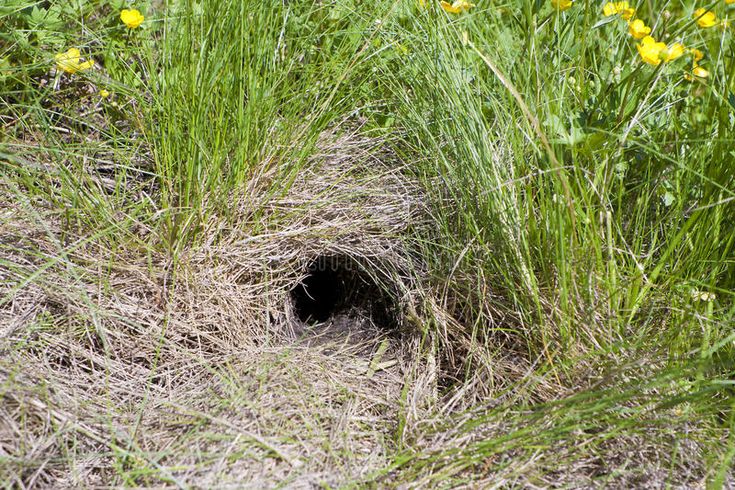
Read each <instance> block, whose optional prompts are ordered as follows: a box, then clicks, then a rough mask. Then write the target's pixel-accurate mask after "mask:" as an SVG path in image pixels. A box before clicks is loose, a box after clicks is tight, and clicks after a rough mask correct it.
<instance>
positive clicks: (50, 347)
mask: <svg viewBox="0 0 735 490" xmlns="http://www.w3.org/2000/svg"><path fill="white" fill-rule="evenodd" d="M375 149H376V146H375V142H373V141H370V140H367V139H356V138H354V137H351V138H348V139H345V138H342V139H338V140H333V141H332V142H331V144H329V145H326V144H325V147H324V148H323V151H324V153H323V154H320V155H317V156H315V158H314V161H313V162H312V164H311V171H310V172H306V173H304V174H303V175H301V176H299V180H298V181H297V182H296V183H295V184H294V185H293V187H292V190H291V191H290V192H288V193H287V194H286V195H283V196H278V197H274V198H272V199H271V200H270V201H269V202H268V203H267V206H265V209H266V212H265V213H261V214H259V216H258V217H257V219H258V220H259V221H258V222H254V219H255V218H254V217H253V216H254V215H253V214H252V209H253V208H255V206H253V204H254V203H252V202H248V201H247V200H244V202H243V203H242V204H240V203H238V205H240V206H242V211H241V216H242V217H243V220H246V219H250V220H251V222H250V223H246V222H244V223H243V224H244V226H241V227H238V228H237V229H228V228H227V226H226V225H222V224H221V223H218V222H213V223H211V227H212V230H211V233H210V234H209V236H212V237H215V238H216V241H215V240H213V241H212V242H211V243H205V244H203V245H201V246H197V247H191V248H187V249H186V250H184V252H183V253H181V254H180V256H179V257H178V260H177V261H176V263H174V262H173V261H172V260H170V258H168V257H166V256H165V255H163V254H160V253H153V252H151V251H150V250H146V249H141V250H136V249H135V248H132V247H131V249H129V250H120V249H116V250H109V249H106V248H105V244H104V240H94V239H92V240H90V241H89V242H87V243H84V244H83V245H81V246H78V247H73V246H72V247H70V248H67V246H64V245H62V244H61V243H60V241H59V237H61V236H62V235H63V233H62V229H61V228H62V225H61V224H60V220H59V219H57V218H56V217H54V216H53V214H52V213H51V212H50V210H44V209H43V204H42V203H40V205H39V203H27V202H26V203H23V202H17V201H16V202H13V201H14V198H15V196H13V195H12V193H10V191H9V190H8V189H4V191H5V192H4V194H5V196H3V199H4V200H6V202H8V203H11V202H12V205H10V206H8V207H7V208H5V209H6V211H5V212H4V213H3V216H2V223H1V224H0V227H1V228H2V231H1V232H0V236H2V237H3V238H2V241H3V244H2V245H3V247H2V257H1V258H2V260H3V263H4V267H3V268H2V269H1V271H2V272H1V273H2V275H3V277H2V290H1V291H0V295H2V297H3V298H5V301H4V304H3V306H2V309H1V310H0V315H1V316H0V326H1V328H2V332H3V335H2V339H3V341H2V353H3V354H2V360H1V363H2V370H1V371H0V372H1V373H2V378H3V381H2V386H3V390H2V397H3V404H2V408H1V409H0V412H1V414H0V417H2V419H1V420H2V423H0V441H1V442H0V451H2V456H3V457H4V458H6V463H7V464H5V465H4V469H3V470H2V479H3V480H4V481H6V482H8V483H9V484H11V485H15V486H18V487H21V488H23V487H26V488H28V487H39V486H40V487H44V486H53V487H59V486H77V485H86V486H92V487H94V486H103V485H107V484H123V485H130V484H134V485H159V484H162V483H168V484H173V485H184V486H190V485H195V486H199V487H211V486H221V485H226V484H228V483H229V484H234V483H236V482H239V483H242V482H251V485H252V486H260V485H261V484H263V483H264V482H271V483H273V484H275V483H276V482H287V483H288V484H289V485H292V486H297V487H310V486H312V485H321V484H323V483H326V484H329V485H336V484H339V483H340V482H345V481H348V480H354V479H359V478H360V477H362V476H364V475H367V474H368V473H369V472H371V471H373V470H375V469H378V468H381V467H383V466H385V465H386V464H387V461H388V459H387V454H388V453H389V452H390V451H391V448H392V447H394V441H395V440H396V439H397V436H396V430H397V425H396V420H397V419H398V412H399V411H404V412H406V415H405V416H404V417H405V418H407V419H408V420H409V421H411V420H413V419H416V418H419V417H420V416H421V415H420V414H421V413H422V410H423V409H426V408H428V407H429V406H430V402H431V401H432V400H434V399H435V397H436V370H435V369H426V366H425V364H426V362H427V357H426V356H420V355H419V351H420V349H419V340H420V336H419V334H418V332H416V331H415V327H413V326H412V327H406V328H405V329H402V330H401V331H398V332H393V333H392V334H391V335H389V336H388V337H386V335H387V334H385V333H384V332H385V331H384V330H380V329H376V330H375V331H376V332H378V333H377V335H376V336H374V337H372V338H370V337H368V338H367V339H362V340H361V341H360V342H359V343H355V341H354V340H350V339H346V338H344V336H341V337H340V336H337V338H335V339H332V341H330V342H327V343H321V344H320V345H310V344H309V343H308V342H305V341H304V339H303V338H301V339H300V338H296V337H295V336H294V331H295V330H298V327H299V325H298V323H299V320H298V319H296V318H294V314H293V311H292V309H293V308H292V305H291V301H290V297H289V291H290V290H291V289H292V288H293V287H294V286H295V284H297V283H298V282H299V281H300V280H301V279H303V276H304V274H305V267H306V265H307V264H308V262H309V261H310V260H312V259H313V258H314V257H317V256H319V255H325V254H326V255H337V256H341V257H348V258H350V259H353V260H354V261H355V263H359V264H361V266H362V267H363V269H364V270H363V271H362V272H361V273H362V274H369V275H371V276H374V277H375V280H376V281H379V282H380V283H381V285H383V286H385V287H386V288H387V289H388V291H389V293H390V294H392V295H395V296H396V299H397V300H398V301H399V302H400V303H401V304H403V305H404V306H407V305H409V304H411V303H412V302H414V301H415V298H416V297H418V296H419V292H418V290H417V288H418V287H419V285H418V283H417V281H416V270H417V268H418V267H420V264H417V263H416V262H415V259H414V258H413V257H411V255H410V253H409V251H408V250H409V247H408V246H407V244H405V243H403V242H402V240H401V232H402V231H403V230H405V228H406V227H407V226H408V225H409V224H415V223H417V222H418V221H417V220H418V219H419V217H420V210H421V206H422V203H421V197H420V195H419V194H418V192H417V188H416V186H413V185H411V184H408V183H406V182H405V181H404V179H403V178H401V177H400V175H399V173H398V172H397V171H395V170H388V169H387V167H382V166H381V165H380V159H379V156H377V155H372V152H373V151H374V150H375ZM259 225H260V226H259ZM220 226H221V227H220ZM254 229H258V230H259V231H258V232H257V233H250V232H249V231H248V230H254ZM141 230H142V229H141ZM141 232H143V233H144V232H145V230H142V231H141ZM85 238H88V237H84V236H78V237H75V239H74V240H76V241H82V240H84V239H85ZM68 250H71V251H70V252H67V251H68ZM412 308H413V307H412ZM398 315H399V316H398V319H399V321H400V322H402V315H401V314H398ZM381 332H382V333H381ZM384 337H385V338H387V339H388V341H389V343H390V348H389V349H388V350H387V351H386V352H385V353H383V354H382V359H378V361H381V362H380V363H379V364H376V365H375V366H373V369H372V370H371V369H370V368H371V360H372V356H373V354H374V353H375V352H376V351H377V349H378V346H379V345H380V343H381V341H382V340H383V338H384ZM312 344H313V343H312ZM391 360H395V361H396V362H395V363H392V362H385V361H391ZM381 365H384V366H386V367H385V368H384V369H380V366H381ZM376 366H377V367H378V370H376V369H375V367H376ZM405 383H409V385H410V388H409V389H408V390H407V391H406V392H405V394H404V396H403V397H402V396H401V392H402V389H403V388H404V384H405ZM398 438H399V437H398Z"/></svg>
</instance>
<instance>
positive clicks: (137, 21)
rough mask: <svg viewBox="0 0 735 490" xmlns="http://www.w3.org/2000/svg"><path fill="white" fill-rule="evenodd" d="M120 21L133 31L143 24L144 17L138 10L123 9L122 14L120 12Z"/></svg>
mask: <svg viewBox="0 0 735 490" xmlns="http://www.w3.org/2000/svg"><path fill="white" fill-rule="evenodd" d="M120 20H121V21H123V24H125V25H126V26H128V29H135V28H136V27H139V26H140V25H141V24H142V23H143V21H144V20H145V17H143V14H141V13H140V11H139V10H136V9H123V10H122V12H120Z"/></svg>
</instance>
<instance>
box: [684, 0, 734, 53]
mask: <svg viewBox="0 0 735 490" xmlns="http://www.w3.org/2000/svg"><path fill="white" fill-rule="evenodd" d="M734 1H735V0H734ZM689 52H690V53H691V54H692V58H694V63H696V62H697V61H701V60H702V58H704V53H703V52H701V51H700V50H698V49H697V48H692V49H690V50H689Z"/></svg>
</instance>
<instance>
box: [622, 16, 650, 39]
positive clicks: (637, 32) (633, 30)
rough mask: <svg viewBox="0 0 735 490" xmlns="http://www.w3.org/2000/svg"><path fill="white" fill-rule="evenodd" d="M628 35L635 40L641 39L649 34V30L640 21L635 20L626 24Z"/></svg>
mask: <svg viewBox="0 0 735 490" xmlns="http://www.w3.org/2000/svg"><path fill="white" fill-rule="evenodd" d="M628 33H629V34H630V35H631V36H633V37H634V38H635V39H643V38H644V37H646V36H647V35H649V34H650V33H651V28H650V27H648V26H647V25H646V24H645V22H643V21H642V20H641V19H636V20H634V21H633V22H631V23H629V24H628Z"/></svg>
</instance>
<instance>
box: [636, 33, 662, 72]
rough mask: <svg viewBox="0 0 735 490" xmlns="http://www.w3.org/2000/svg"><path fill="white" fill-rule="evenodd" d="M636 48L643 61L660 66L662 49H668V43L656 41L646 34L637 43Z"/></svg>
mask: <svg viewBox="0 0 735 490" xmlns="http://www.w3.org/2000/svg"><path fill="white" fill-rule="evenodd" d="M636 48H637V49H638V54H639V55H641V59H642V60H643V61H645V62H646V63H648V64H649V65H653V66H658V65H659V64H660V63H661V58H660V57H659V55H660V54H661V51H663V50H664V49H666V45H665V44H664V43H662V42H656V40H655V39H654V38H652V37H651V36H646V37H644V38H643V40H642V41H641V42H640V43H639V44H638V45H636Z"/></svg>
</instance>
